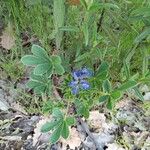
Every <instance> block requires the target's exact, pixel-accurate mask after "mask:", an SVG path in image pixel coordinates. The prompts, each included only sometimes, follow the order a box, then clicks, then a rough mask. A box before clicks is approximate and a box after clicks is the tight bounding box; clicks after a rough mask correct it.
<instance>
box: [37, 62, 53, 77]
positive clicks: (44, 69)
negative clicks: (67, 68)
mask: <svg viewBox="0 0 150 150" xmlns="http://www.w3.org/2000/svg"><path fill="white" fill-rule="evenodd" d="M51 68H52V64H51V63H44V64H39V65H37V66H36V67H35V69H34V74H35V75H42V74H44V73H46V72H47V71H48V70H50V69H51Z"/></svg>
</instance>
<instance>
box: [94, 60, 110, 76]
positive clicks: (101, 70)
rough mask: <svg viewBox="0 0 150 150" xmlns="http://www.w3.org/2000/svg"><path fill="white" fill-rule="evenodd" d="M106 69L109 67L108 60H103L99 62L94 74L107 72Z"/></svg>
mask: <svg viewBox="0 0 150 150" xmlns="http://www.w3.org/2000/svg"><path fill="white" fill-rule="evenodd" d="M108 69H109V65H108V62H106V61H103V62H102V63H101V64H100V66H99V68H98V69H97V72H96V74H97V75H101V74H102V73H104V72H107V71H108Z"/></svg>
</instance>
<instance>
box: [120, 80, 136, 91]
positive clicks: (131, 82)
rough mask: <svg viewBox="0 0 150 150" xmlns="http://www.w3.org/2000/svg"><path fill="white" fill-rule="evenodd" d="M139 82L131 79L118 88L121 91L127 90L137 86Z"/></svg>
mask: <svg viewBox="0 0 150 150" xmlns="http://www.w3.org/2000/svg"><path fill="white" fill-rule="evenodd" d="M136 84H137V82H136V81H134V80H129V81H127V82H126V83H123V84H122V85H121V86H120V87H119V88H118V89H117V90H119V91H125V90H128V89H130V88H132V87H134V86H136Z"/></svg>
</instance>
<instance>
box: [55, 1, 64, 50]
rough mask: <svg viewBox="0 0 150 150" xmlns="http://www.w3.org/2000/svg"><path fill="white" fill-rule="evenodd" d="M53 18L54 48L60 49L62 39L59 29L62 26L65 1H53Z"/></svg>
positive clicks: (61, 32)
mask: <svg viewBox="0 0 150 150" xmlns="http://www.w3.org/2000/svg"><path fill="white" fill-rule="evenodd" d="M53 3H54V4H53V18H54V26H55V31H56V32H57V33H56V36H55V39H56V47H57V49H60V46H61V42H62V39H63V31H60V30H59V28H60V27H63V26H64V19H65V1H64V0H54V1H53Z"/></svg>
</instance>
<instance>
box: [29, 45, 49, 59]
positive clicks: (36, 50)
mask: <svg viewBox="0 0 150 150" xmlns="http://www.w3.org/2000/svg"><path fill="white" fill-rule="evenodd" d="M31 52H32V53H33V54H34V55H35V56H36V57H39V58H42V59H45V60H48V59H49V57H48V55H47V52H46V51H45V50H44V49H43V48H42V47H40V46H39V45H35V44H34V45H32V48H31Z"/></svg>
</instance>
